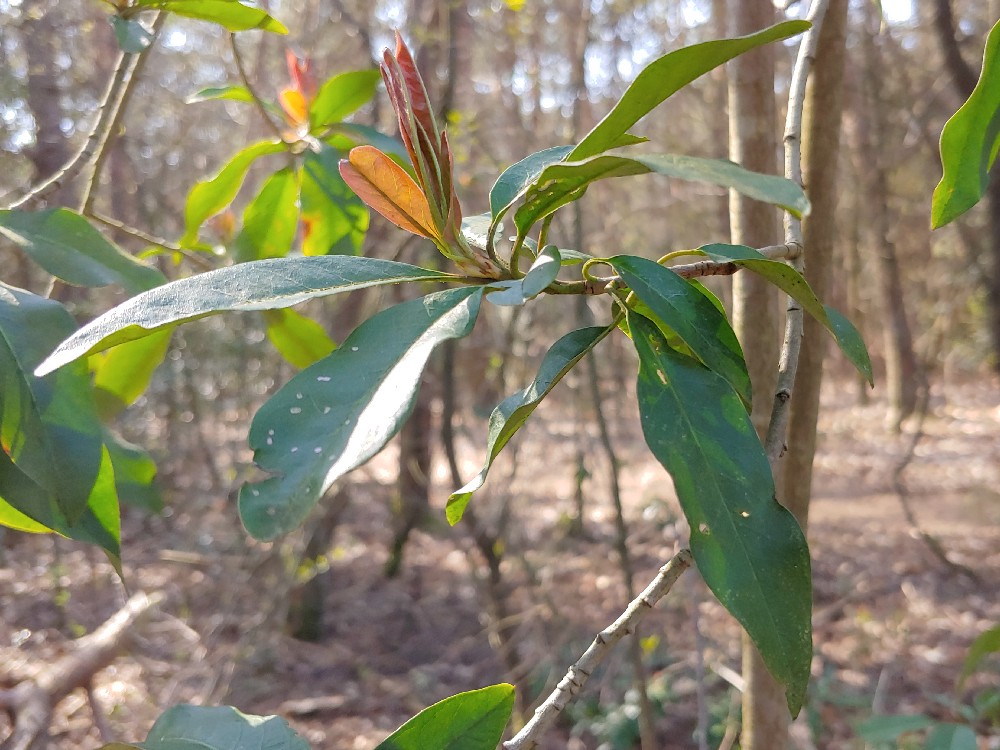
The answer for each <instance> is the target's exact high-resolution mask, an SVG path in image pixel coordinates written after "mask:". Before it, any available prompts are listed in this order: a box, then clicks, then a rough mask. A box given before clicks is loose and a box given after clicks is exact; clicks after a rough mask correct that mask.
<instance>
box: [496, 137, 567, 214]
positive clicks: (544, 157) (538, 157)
mask: <svg viewBox="0 0 1000 750" xmlns="http://www.w3.org/2000/svg"><path fill="white" fill-rule="evenodd" d="M572 150H573V147H572V146H554V147H553V148H547V149H545V150H544V151H537V152H535V153H533V154H531V156H526V157H524V158H523V159H521V161H519V162H517V163H516V164H512V165H511V166H509V167H507V169H505V170H504V171H503V174H501V175H500V176H499V177H498V178H497V181H496V182H495V183H494V184H493V187H492V188H491V189H490V212H491V213H492V214H493V219H494V221H496V220H498V219H499V218H500V217H501V216H503V214H504V212H505V211H506V210H507V209H508V208H510V206H511V205H512V204H513V203H514V201H515V200H517V197H518V196H519V195H521V194H522V193H523V192H524V191H525V190H526V189H527V188H528V186H529V185H532V184H534V182H535V180H537V179H538V176H539V175H540V174H541V173H542V170H544V169H545V168H546V167H547V166H549V165H550V164H555V163H556V162H559V161H562V160H563V158H564V157H565V156H566V155H567V154H568V153H569V152H570V151H572Z"/></svg>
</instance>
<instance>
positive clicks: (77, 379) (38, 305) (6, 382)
mask: <svg viewBox="0 0 1000 750" xmlns="http://www.w3.org/2000/svg"><path fill="white" fill-rule="evenodd" d="M75 325H76V324H75V323H74V322H73V318H72V317H71V316H70V314H69V313H68V312H67V311H66V310H65V308H63V306H62V305H60V304H59V303H58V302H54V301H52V300H48V299H45V298H42V297H38V296H36V295H33V294H31V293H29V292H25V291H23V290H21V289H17V288H15V287H10V286H7V285H6V284H3V283H0V450H2V451H3V452H4V453H5V454H7V455H8V456H9V457H10V459H11V460H12V461H13V462H14V463H15V464H16V465H17V467H18V469H19V470H21V471H22V472H24V473H25V474H26V475H27V476H28V477H30V478H31V479H32V481H34V482H35V483H37V484H38V485H39V486H40V487H42V488H43V489H44V490H45V491H46V492H47V493H48V494H50V495H51V496H52V497H53V498H54V500H55V502H56V504H57V506H58V508H59V510H60V511H61V512H62V514H63V516H65V518H66V519H67V520H68V522H70V523H73V522H75V521H76V520H77V519H79V518H80V515H81V514H82V513H83V510H84V508H86V507H87V503H88V501H89V498H90V495H91V491H92V489H93V487H94V484H95V482H96V481H97V477H98V473H99V471H100V467H101V460H102V458H101V452H102V439H101V425H100V422H99V421H98V418H97V410H96V408H95V406H94V401H93V397H92V395H91V391H90V378H89V373H88V372H87V368H86V365H84V364H83V363H82V362H81V363H79V364H77V365H75V366H73V367H70V368H66V369H65V370H62V371H61V372H58V373H54V374H52V375H49V376H47V377H45V378H39V377H35V376H34V375H33V374H32V370H34V368H35V367H36V366H37V364H38V363H39V362H40V361H41V360H42V358H44V357H45V355H46V353H47V352H48V351H50V349H51V348H52V346H53V345H54V344H55V342H57V341H59V340H60V339H61V338H63V337H65V336H67V335H68V334H69V333H71V332H72V331H73V329H74V328H75ZM5 499H6V500H7V502H9V503H11V504H12V505H14V506H15V507H17V508H18V510H20V511H22V512H24V513H27V514H28V515H29V516H31V517H32V518H35V520H36V521H39V522H41V523H45V521H44V520H43V519H41V518H38V517H36V516H35V515H34V514H32V513H31V512H30V511H28V510H25V508H24V507H22V506H20V505H18V504H17V502H16V498H10V497H6V498H5Z"/></svg>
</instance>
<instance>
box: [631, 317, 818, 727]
mask: <svg viewBox="0 0 1000 750" xmlns="http://www.w3.org/2000/svg"><path fill="white" fill-rule="evenodd" d="M628 322H629V327H630V330H631V332H632V340H633V342H634V343H635V347H636V351H637V352H638V353H639V379H638V385H637V391H636V393H637V397H638V401H639V415H640V419H641V422H642V431H643V435H644V436H645V438H646V444H647V445H648V446H649V448H650V450H651V451H652V453H653V455H654V456H655V457H656V459H657V460H658V461H659V462H660V463H661V464H663V466H664V468H666V470H667V471H668V472H669V473H670V475H671V476H672V477H673V480H674V488H675V489H676V491H677V497H678V499H679V500H680V503H681V508H682V509H683V511H684V515H685V516H686V517H687V520H688V524H689V525H690V527H691V551H692V553H693V554H694V557H695V560H696V561H697V563H698V569H699V571H701V575H702V577H703V578H704V579H705V582H706V583H707V584H708V586H709V588H710V589H711V590H712V592H713V593H714V594H715V596H716V597H717V598H718V599H719V601H720V602H721V603H722V604H723V605H724V606H725V607H726V609H728V610H729V611H730V612H731V613H732V614H733V616H734V617H736V619H737V620H739V622H740V623H741V624H742V625H743V627H744V629H745V630H746V631H747V633H748V634H749V635H750V637H751V638H752V639H753V641H754V643H755V644H756V645H757V648H758V650H759V651H760V654H761V657H762V658H763V660H764V663H765V664H766V665H767V667H768V669H769V670H770V671H771V674H773V675H774V677H775V678H776V679H777V680H778V681H779V682H780V683H782V684H783V685H784V686H785V688H786V699H787V701H788V707H789V709H790V710H791V711H792V713H793V714H796V713H798V711H799V709H800V708H801V706H802V701H803V699H804V698H805V692H806V686H807V684H808V682H809V667H810V664H811V662H812V624H811V612H812V588H811V578H810V568H809V565H810V563H809V549H808V547H807V546H806V539H805V536H804V535H803V533H802V529H801V528H800V527H799V524H798V522H797V521H796V520H795V518H794V517H793V516H792V514H791V513H789V512H788V511H787V510H786V509H785V508H784V507H782V506H781V505H780V504H779V503H778V502H777V500H775V496H774V482H773V480H772V477H771V467H770V465H769V464H768V461H767V457H766V455H765V454H764V448H763V446H761V444H760V441H759V440H758V438H757V433H756V432H755V431H754V428H753V425H752V424H751V422H750V417H749V415H748V414H747V411H746V409H745V408H744V406H743V403H742V402H741V401H740V399H739V397H738V396H737V395H736V392H735V391H734V390H733V389H732V387H731V386H730V385H729V383H728V382H726V381H725V380H724V379H723V378H722V377H720V376H719V375H716V374H715V373H714V372H712V371H711V370H709V369H707V368H706V367H704V366H703V365H702V364H701V363H700V362H697V361H696V360H694V359H691V358H690V357H686V356H684V355H682V354H678V353H677V352H675V351H673V350H672V349H670V347H669V346H668V345H667V342H666V340H665V339H664V337H663V334H662V333H661V332H660V331H659V329H658V328H657V327H656V326H655V325H654V324H653V323H652V322H651V321H649V320H647V319H645V318H643V317H642V316H639V315H635V314H633V313H629V315H628Z"/></svg>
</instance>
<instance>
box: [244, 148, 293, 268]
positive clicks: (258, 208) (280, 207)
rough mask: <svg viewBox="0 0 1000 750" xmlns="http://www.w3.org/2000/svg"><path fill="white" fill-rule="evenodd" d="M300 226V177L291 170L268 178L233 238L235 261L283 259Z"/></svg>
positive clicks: (288, 169) (248, 208)
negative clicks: (241, 227) (237, 233)
mask: <svg viewBox="0 0 1000 750" xmlns="http://www.w3.org/2000/svg"><path fill="white" fill-rule="evenodd" d="M298 227H299V178H298V173H297V172H295V171H293V170H292V168H291V167H285V168H283V169H279V170H278V171H277V172H275V173H274V174H272V175H271V176H270V177H268V178H267V179H266V180H265V181H264V184H263V186H262V187H261V189H260V192H259V193H258V194H257V195H256V196H255V197H254V199H253V200H252V201H250V203H249V205H247V208H246V211H244V212H243V229H242V230H241V231H240V233H239V235H238V236H237V237H236V242H235V251H236V260H238V261H240V262H245V261H248V260H263V259H265V258H283V257H285V256H286V255H288V251H289V250H291V249H292V243H293V242H295V233H296V232H297V231H298Z"/></svg>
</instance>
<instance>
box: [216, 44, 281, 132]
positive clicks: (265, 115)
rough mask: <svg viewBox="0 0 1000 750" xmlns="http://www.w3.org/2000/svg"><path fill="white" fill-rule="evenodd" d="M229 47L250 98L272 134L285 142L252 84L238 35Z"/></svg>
mask: <svg viewBox="0 0 1000 750" xmlns="http://www.w3.org/2000/svg"><path fill="white" fill-rule="evenodd" d="M229 47H230V49H232V51H233V62H234V63H236V72H237V73H238V74H239V77H240V82H241V83H242V84H243V86H244V87H245V88H246V90H247V91H249V92H250V98H251V99H253V103H254V106H255V107H257V111H258V112H259V113H260V116H261V117H262V118H263V119H264V123H265V124H266V125H267V127H268V129H270V130H271V132H272V133H274V134H275V135H276V136H277V137H278V140H279V141H284V140H285V136H284V134H283V133H282V132H281V128H279V127H278V124H277V123H276V122H275V121H274V120H272V119H271V114H270V112H268V111H267V107H265V106H264V100H263V99H261V98H260V95H259V94H258V93H257V90H256V89H255V88H254V86H253V84H252V83H251V82H250V76H249V75H248V74H247V69H246V65H245V64H244V63H243V55H242V54H241V53H240V48H239V45H237V44H236V34H230V35H229Z"/></svg>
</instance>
